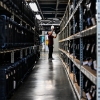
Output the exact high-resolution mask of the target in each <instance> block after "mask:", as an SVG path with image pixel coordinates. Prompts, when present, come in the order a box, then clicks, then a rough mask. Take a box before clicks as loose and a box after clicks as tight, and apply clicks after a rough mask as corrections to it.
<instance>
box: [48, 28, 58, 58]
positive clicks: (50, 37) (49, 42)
mask: <svg viewBox="0 0 100 100" xmlns="http://www.w3.org/2000/svg"><path fill="white" fill-rule="evenodd" d="M53 32H54V26H51V31H49V32H48V48H49V55H48V56H49V57H48V58H49V59H51V60H52V59H53V57H52V54H53V44H54V41H53V38H56V37H57V34H56V35H55V36H54V35H52V34H53Z"/></svg>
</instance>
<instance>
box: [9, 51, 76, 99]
mask: <svg viewBox="0 0 100 100" xmlns="http://www.w3.org/2000/svg"><path fill="white" fill-rule="evenodd" d="M53 57H54V58H55V59H54V60H52V61H51V60H48V54H47V53H45V52H44V53H41V58H40V60H39V62H38V63H37V64H36V66H35V69H34V70H33V71H32V73H31V74H30V75H29V76H28V78H27V79H26V80H25V82H24V83H23V84H22V85H21V86H20V87H19V88H18V90H17V91H16V92H15V94H14V96H12V98H11V99H10V100H77V99H76V98H75V95H74V94H73V92H72V90H71V87H70V84H69V82H68V79H67V78H66V74H65V72H64V70H63V67H62V63H61V61H60V59H59V57H58V54H57V53H54V54H53Z"/></svg>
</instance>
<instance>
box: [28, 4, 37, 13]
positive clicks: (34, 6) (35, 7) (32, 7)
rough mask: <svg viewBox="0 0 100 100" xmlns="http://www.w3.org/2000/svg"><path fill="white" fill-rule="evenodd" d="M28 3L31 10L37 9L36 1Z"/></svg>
mask: <svg viewBox="0 0 100 100" xmlns="http://www.w3.org/2000/svg"><path fill="white" fill-rule="evenodd" d="M29 5H30V7H31V9H32V10H33V11H36V12H37V11H38V7H37V5H36V3H29Z"/></svg>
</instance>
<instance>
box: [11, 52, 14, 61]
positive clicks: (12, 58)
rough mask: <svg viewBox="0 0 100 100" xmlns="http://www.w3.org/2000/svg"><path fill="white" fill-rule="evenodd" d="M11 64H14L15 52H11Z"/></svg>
mask: <svg viewBox="0 0 100 100" xmlns="http://www.w3.org/2000/svg"><path fill="white" fill-rule="evenodd" d="M11 63H14V51H12V52H11Z"/></svg>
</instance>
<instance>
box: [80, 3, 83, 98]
mask: <svg viewBox="0 0 100 100" xmlns="http://www.w3.org/2000/svg"><path fill="white" fill-rule="evenodd" d="M79 11H80V13H79V18H80V23H79V24H80V33H81V31H82V30H83V7H82V4H80V6H79ZM82 65H83V38H82V37H80V100H81V98H82V97H83V75H82V71H81V66H82Z"/></svg>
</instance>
